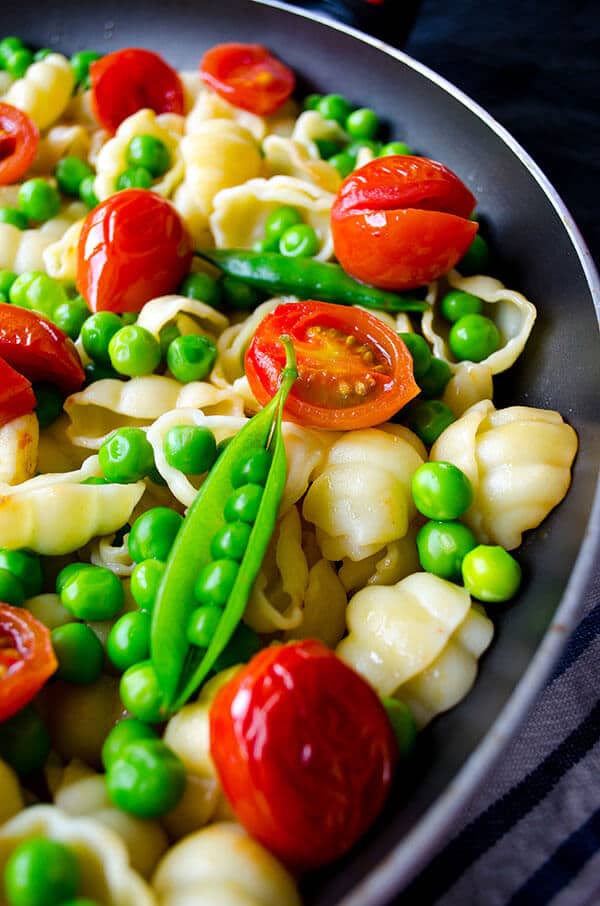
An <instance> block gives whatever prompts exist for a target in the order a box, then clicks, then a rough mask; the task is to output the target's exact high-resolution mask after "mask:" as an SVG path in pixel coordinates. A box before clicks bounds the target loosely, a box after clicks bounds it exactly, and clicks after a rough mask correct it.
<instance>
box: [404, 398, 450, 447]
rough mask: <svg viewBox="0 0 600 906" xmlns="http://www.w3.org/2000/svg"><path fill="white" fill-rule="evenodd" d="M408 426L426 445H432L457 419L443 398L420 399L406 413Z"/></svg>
mask: <svg viewBox="0 0 600 906" xmlns="http://www.w3.org/2000/svg"><path fill="white" fill-rule="evenodd" d="M406 420H407V424H408V427H409V428H410V429H411V431H414V432H415V434H416V435H417V437H420V438H421V440H422V441H423V443H424V444H425V446H426V447H431V445H432V444H434V443H435V442H436V440H437V439H438V437H439V436H440V434H442V432H443V431H445V430H446V428H447V427H448V425H451V424H452V422H454V421H456V419H455V416H454V413H453V411H452V409H450V407H449V406H447V405H446V403H443V402H442V401H441V400H418V401H417V402H415V403H412V404H411V405H410V406H409V407H408V409H407V413H406Z"/></svg>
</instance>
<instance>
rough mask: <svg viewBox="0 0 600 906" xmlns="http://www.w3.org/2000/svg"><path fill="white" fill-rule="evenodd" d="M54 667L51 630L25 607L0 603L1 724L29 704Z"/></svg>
mask: <svg viewBox="0 0 600 906" xmlns="http://www.w3.org/2000/svg"><path fill="white" fill-rule="evenodd" d="M57 666H58V664H57V661H56V657H55V655H54V651H53V650H52V645H51V643H50V630H49V629H48V628H47V627H46V626H44V624H43V623H40V622H39V620H36V619H35V617H34V616H33V615H32V614H31V613H30V612H29V611H28V610H26V609H25V608H24V607H12V606H11V605H10V604H3V603H0V721H2V720H6V719H7V718H8V717H12V715H13V714H16V713H17V711H20V710H21V708H23V707H24V706H25V705H26V704H27V702H29V701H31V699H32V698H33V697H34V695H36V693H37V692H39V690H40V689H41V688H42V686H43V685H44V683H45V682H46V680H47V679H48V677H49V676H52V674H53V673H54V671H55V670H56V668H57ZM0 732H1V730H0Z"/></svg>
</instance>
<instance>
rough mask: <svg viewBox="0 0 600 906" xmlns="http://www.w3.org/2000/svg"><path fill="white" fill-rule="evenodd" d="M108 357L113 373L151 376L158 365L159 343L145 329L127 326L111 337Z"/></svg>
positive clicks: (135, 325)
mask: <svg viewBox="0 0 600 906" xmlns="http://www.w3.org/2000/svg"><path fill="white" fill-rule="evenodd" d="M171 345H172V344H171ZM169 348H170V347H169ZM108 355H109V357H110V363H111V365H112V366H113V368H114V369H115V371H118V372H119V373H120V374H126V375H127V377H139V376H141V375H145V374H152V372H153V371H154V370H155V369H156V368H157V367H158V365H159V364H160V358H161V356H160V343H159V342H158V340H157V339H156V337H154V335H153V334H151V333H150V331H149V330H146V328H145V327H140V326H139V325H137V324H129V325H128V326H127V327H121V329H120V330H118V331H117V332H116V333H115V334H114V335H113V336H112V337H111V339H110V341H109V343H108Z"/></svg>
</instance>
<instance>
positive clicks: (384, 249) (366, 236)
mask: <svg viewBox="0 0 600 906" xmlns="http://www.w3.org/2000/svg"><path fill="white" fill-rule="evenodd" d="M475 202H476V199H475V197H474V195H473V194H472V193H471V192H470V191H469V190H468V189H467V187H466V186H465V185H464V184H463V183H462V182H461V181H460V180H459V179H458V177H457V176H456V175H455V174H454V173H452V171H451V170H449V169H448V168H447V167H445V166H444V165H443V164H440V163H437V161H432V160H428V159H427V158H423V157H412V156H410V155H406V156H405V155H397V156H393V155H392V156H389V157H382V158H377V159H375V160H373V161H371V162H370V163H368V164H365V166H364V167H361V168H360V169H359V170H356V171H355V172H354V173H351V174H350V176H348V177H347V178H346V179H345V180H344V182H343V183H342V185H341V186H340V189H339V191H338V194H337V196H336V199H335V201H334V203H333V207H332V210H331V229H332V234H333V243H334V248H335V254H336V257H337V259H338V261H339V262H340V264H341V265H342V267H343V268H344V270H346V271H347V272H348V273H349V274H351V275H352V276H353V277H355V278H356V279H357V280H362V281H364V282H365V283H369V284H372V285H373V286H377V287H379V288H380V289H394V290H401V289H411V288H413V287H415V286H421V285H423V284H424V283H429V282H430V281H431V280H435V279H437V278H438V277H440V276H442V274H445V273H447V272H448V271H449V270H450V269H451V268H452V267H454V265H455V264H456V263H457V261H459V260H460V258H462V256H463V255H464V253H465V252H466V250H467V249H468V247H469V245H470V244H471V242H472V241H473V237H474V236H475V233H476V232H477V229H478V225H477V223H475V222H473V221H471V220H468V219H467V218H468V216H469V214H470V213H471V211H472V210H473V208H474V206H475Z"/></svg>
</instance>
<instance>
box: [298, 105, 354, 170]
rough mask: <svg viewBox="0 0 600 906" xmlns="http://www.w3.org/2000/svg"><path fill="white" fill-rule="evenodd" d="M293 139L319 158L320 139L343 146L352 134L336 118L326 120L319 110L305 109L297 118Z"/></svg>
mask: <svg viewBox="0 0 600 906" xmlns="http://www.w3.org/2000/svg"><path fill="white" fill-rule="evenodd" d="M292 139H293V140H294V141H295V142H298V144H299V145H302V146H303V147H304V148H306V150H307V151H308V153H309V154H310V156H311V157H312V158H314V160H319V159H320V157H321V154H320V152H319V147H318V145H317V142H318V141H322V140H324V141H329V142H337V143H339V145H340V146H342V145H345V144H347V143H348V141H349V140H350V136H349V135H348V133H347V132H346V131H345V130H344V129H342V127H341V126H340V125H339V123H337V122H336V121H335V120H326V119H325V118H324V117H323V116H321V114H320V113H319V112H318V111H317V110H305V111H304V113H301V114H300V116H299V117H298V119H297V120H296V123H295V125H294V130H293V132H292Z"/></svg>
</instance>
